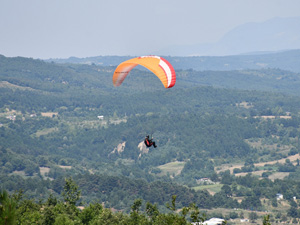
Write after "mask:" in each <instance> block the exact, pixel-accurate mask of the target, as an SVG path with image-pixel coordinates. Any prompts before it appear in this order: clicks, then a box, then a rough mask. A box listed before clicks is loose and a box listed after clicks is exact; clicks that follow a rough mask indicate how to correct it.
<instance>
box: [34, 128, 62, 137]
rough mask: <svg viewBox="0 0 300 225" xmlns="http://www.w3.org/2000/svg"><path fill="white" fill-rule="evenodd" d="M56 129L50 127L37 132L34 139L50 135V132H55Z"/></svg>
mask: <svg viewBox="0 0 300 225" xmlns="http://www.w3.org/2000/svg"><path fill="white" fill-rule="evenodd" d="M57 131H58V128H57V127H51V128H47V129H43V130H39V131H37V132H36V133H35V136H36V137H40V136H42V135H47V134H50V133H52V132H57Z"/></svg>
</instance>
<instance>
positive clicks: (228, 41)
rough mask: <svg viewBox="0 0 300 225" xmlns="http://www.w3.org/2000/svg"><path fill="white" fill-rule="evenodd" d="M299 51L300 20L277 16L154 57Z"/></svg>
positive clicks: (298, 18) (161, 52) (170, 48)
mask: <svg viewBox="0 0 300 225" xmlns="http://www.w3.org/2000/svg"><path fill="white" fill-rule="evenodd" d="M299 48H300V17H288V18H280V17H276V18H273V19H270V20H267V21H264V22H250V23H245V24H242V25H240V26H237V27H235V28H234V29H232V30H231V31H229V32H228V33H226V34H225V35H224V36H223V37H222V38H221V39H220V40H219V41H217V42H215V43H205V44H203V43H201V44H194V45H176V46H169V47H167V48H165V49H161V50H159V51H157V52H154V54H157V55H172V56H225V55H237V54H245V53H247V54H249V53H253V52H273V51H281V50H289V49H299Z"/></svg>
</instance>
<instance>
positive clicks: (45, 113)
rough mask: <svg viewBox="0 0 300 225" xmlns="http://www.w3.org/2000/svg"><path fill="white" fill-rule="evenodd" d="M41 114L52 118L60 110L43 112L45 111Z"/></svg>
mask: <svg viewBox="0 0 300 225" xmlns="http://www.w3.org/2000/svg"><path fill="white" fill-rule="evenodd" d="M41 115H42V116H45V117H50V118H52V117H53V116H57V115H58V112H43V113H41Z"/></svg>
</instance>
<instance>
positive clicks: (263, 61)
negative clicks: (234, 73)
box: [46, 48, 300, 72]
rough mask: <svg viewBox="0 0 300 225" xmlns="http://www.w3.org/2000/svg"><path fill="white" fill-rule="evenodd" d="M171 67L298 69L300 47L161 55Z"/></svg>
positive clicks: (101, 61)
mask: <svg viewBox="0 0 300 225" xmlns="http://www.w3.org/2000/svg"><path fill="white" fill-rule="evenodd" d="M132 57H134V56H96V57H87V58H76V57H71V58H68V59H49V60H46V61H48V62H51V61H53V62H56V63H79V64H96V65H102V66H117V65H118V64H119V63H121V62H122V61H124V60H127V59H130V58H132ZM164 57H165V58H166V59H167V60H168V61H170V63H171V64H172V65H173V67H174V68H175V70H180V69H183V70H185V69H193V70H198V71H204V70H215V71H229V70H244V69H263V68H278V69H282V70H289V71H292V72H300V48H299V49H298V50H288V51H279V52H271V53H262V52H260V53H253V54H245V55H233V56H190V57H179V56H176V57H171V56H164Z"/></svg>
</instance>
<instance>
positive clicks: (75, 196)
mask: <svg viewBox="0 0 300 225" xmlns="http://www.w3.org/2000/svg"><path fill="white" fill-rule="evenodd" d="M80 193H81V191H80V190H78V186H77V185H76V184H75V182H74V181H73V180H72V178H66V179H65V186H64V191H63V192H62V196H63V197H64V200H65V202H66V203H68V204H70V205H75V204H76V202H77V201H78V200H79V198H80Z"/></svg>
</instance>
